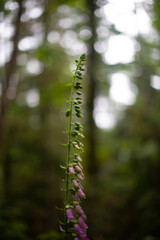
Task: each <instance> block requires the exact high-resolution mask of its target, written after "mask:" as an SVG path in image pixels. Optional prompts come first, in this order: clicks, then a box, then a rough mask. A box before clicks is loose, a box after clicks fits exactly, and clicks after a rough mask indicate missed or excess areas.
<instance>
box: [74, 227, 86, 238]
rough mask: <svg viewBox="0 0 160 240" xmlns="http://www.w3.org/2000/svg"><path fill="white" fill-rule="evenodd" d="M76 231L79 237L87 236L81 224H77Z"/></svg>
mask: <svg viewBox="0 0 160 240" xmlns="http://www.w3.org/2000/svg"><path fill="white" fill-rule="evenodd" d="M75 230H76V233H77V235H78V236H79V237H84V236H85V235H86V230H85V229H82V228H81V227H80V226H79V224H75Z"/></svg>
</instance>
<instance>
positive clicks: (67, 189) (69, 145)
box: [64, 61, 80, 240]
mask: <svg viewBox="0 0 160 240" xmlns="http://www.w3.org/2000/svg"><path fill="white" fill-rule="evenodd" d="M79 64H80V61H79V62H78V64H77V67H76V70H75V73H76V71H77V70H78V66H79ZM75 79H76V74H75V75H74V77H73V80H72V87H71V94H70V116H69V128H68V130H69V131H68V152H67V163H66V167H67V168H66V188H65V222H64V224H65V240H68V219H67V208H66V206H67V205H68V195H69V163H70V161H71V131H72V108H73V94H74V82H75Z"/></svg>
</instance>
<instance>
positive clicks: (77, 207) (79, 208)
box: [76, 205, 84, 215]
mask: <svg viewBox="0 0 160 240" xmlns="http://www.w3.org/2000/svg"><path fill="white" fill-rule="evenodd" d="M76 212H77V213H79V214H80V215H82V214H83V213H84V212H83V209H82V208H81V206H80V205H77V206H76Z"/></svg>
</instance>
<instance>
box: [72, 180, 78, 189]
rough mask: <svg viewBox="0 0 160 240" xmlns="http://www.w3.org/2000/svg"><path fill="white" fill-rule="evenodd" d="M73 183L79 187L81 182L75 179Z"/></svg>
mask: <svg viewBox="0 0 160 240" xmlns="http://www.w3.org/2000/svg"><path fill="white" fill-rule="evenodd" d="M73 185H74V186H75V187H77V188H78V187H79V183H78V182H77V180H73Z"/></svg>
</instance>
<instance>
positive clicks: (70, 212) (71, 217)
mask: <svg viewBox="0 0 160 240" xmlns="http://www.w3.org/2000/svg"><path fill="white" fill-rule="evenodd" d="M67 218H68V220H69V221H71V220H74V213H73V210H72V209H71V208H69V209H67Z"/></svg>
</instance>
